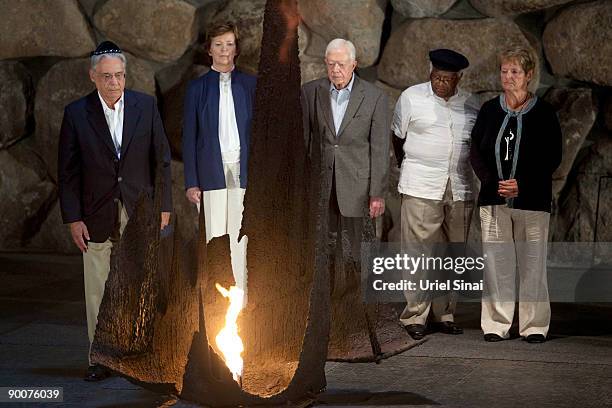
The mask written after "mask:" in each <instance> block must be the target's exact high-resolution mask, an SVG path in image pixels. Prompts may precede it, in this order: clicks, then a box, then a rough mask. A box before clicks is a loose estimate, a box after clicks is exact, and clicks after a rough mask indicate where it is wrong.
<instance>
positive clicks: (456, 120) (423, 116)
mask: <svg viewBox="0 0 612 408" xmlns="http://www.w3.org/2000/svg"><path fill="white" fill-rule="evenodd" d="M429 59H430V61H431V72H430V75H429V79H430V81H429V82H426V83H423V84H419V85H414V86H411V87H410V88H408V89H406V90H405V91H404V92H402V94H401V96H400V98H399V100H398V101H397V105H396V106H395V112H394V115H393V124H392V130H393V133H394V136H395V137H393V142H394V143H393V144H394V148H395V152H396V157H397V162H398V165H400V166H401V170H400V181H399V185H398V190H399V192H400V193H401V195H402V207H401V214H402V215H401V219H402V221H401V229H402V247H403V248H404V249H406V248H408V247H410V248H419V254H418V255H421V253H423V254H424V255H425V256H431V255H433V253H431V252H428V251H431V250H432V246H433V245H434V244H435V243H441V242H449V243H451V242H465V241H466V239H467V235H468V231H469V225H470V221H471V214H472V209H473V204H472V169H471V167H470V164H469V147H470V145H469V143H470V132H471V130H472V127H473V125H474V122H475V120H476V115H477V113H478V105H477V104H475V103H474V101H473V98H471V95H470V94H468V93H466V92H464V91H462V90H460V89H458V88H457V84H458V83H459V81H460V80H461V76H462V72H461V71H462V70H463V69H465V68H467V66H468V65H469V63H468V60H467V58H466V57H464V56H463V55H461V54H459V53H458V52H455V51H452V50H447V49H437V50H433V51H431V52H430V53H429ZM416 274H418V275H413V277H414V276H416V277H417V279H418V278H421V279H427V276H426V275H425V271H424V270H423V271H416ZM417 287H418V284H417ZM406 299H407V305H406V307H405V309H404V311H403V313H402V315H401V316H400V321H401V323H402V324H403V325H404V327H405V328H406V330H407V331H408V333H409V334H410V336H412V338H414V339H417V340H418V339H422V338H423V337H424V336H425V333H426V330H427V327H426V324H427V323H426V322H427V318H428V316H429V313H430V311H431V312H432V320H433V326H434V327H433V328H434V329H437V330H439V331H441V332H443V333H447V334H461V333H462V332H463V330H462V329H461V328H460V327H459V326H457V325H456V324H455V323H454V317H453V315H454V310H455V300H454V296H453V294H452V293H446V294H444V295H442V296H432V293H423V292H420V293H417V294H416V296H415V292H406Z"/></svg>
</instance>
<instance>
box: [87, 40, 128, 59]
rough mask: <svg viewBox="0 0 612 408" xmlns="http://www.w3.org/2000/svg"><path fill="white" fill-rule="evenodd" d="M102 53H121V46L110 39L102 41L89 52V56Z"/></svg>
mask: <svg viewBox="0 0 612 408" xmlns="http://www.w3.org/2000/svg"><path fill="white" fill-rule="evenodd" d="M102 54H121V48H119V46H118V45H117V44H115V43H114V42H112V41H102V42H101V43H100V45H98V48H96V49H95V51H92V52H91V56H92V57H93V56H94V55H102Z"/></svg>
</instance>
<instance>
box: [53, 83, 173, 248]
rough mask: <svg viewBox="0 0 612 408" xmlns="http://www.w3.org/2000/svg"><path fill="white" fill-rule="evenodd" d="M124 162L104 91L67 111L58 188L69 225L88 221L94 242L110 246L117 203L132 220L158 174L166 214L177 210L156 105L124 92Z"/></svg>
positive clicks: (92, 95) (138, 93) (62, 209)
mask: <svg viewBox="0 0 612 408" xmlns="http://www.w3.org/2000/svg"><path fill="white" fill-rule="evenodd" d="M124 103H125V107H124V109H125V110H124V113H123V139H122V143H121V158H119V157H117V153H116V151H115V146H114V144H113V141H112V138H111V134H110V131H109V130H108V125H107V123H106V119H105V118H104V111H103V110H102V104H101V102H100V98H99V96H98V91H93V92H92V93H90V94H89V95H87V96H85V97H83V98H81V99H78V100H76V101H74V102H72V103H70V104H69V105H68V106H66V108H65V110H64V119H63V121H62V127H61V130H60V140H59V149H58V150H59V157H58V187H59V199H60V208H61V211H62V218H63V221H64V223H71V222H75V221H83V222H84V223H85V225H86V226H87V230H88V231H89V235H90V238H91V241H93V242H104V241H106V239H107V238H108V237H109V236H110V234H111V232H112V231H113V228H114V227H115V220H116V219H117V201H118V200H121V201H122V202H123V204H124V205H125V208H126V211H127V213H128V216H131V215H132V213H133V211H134V207H135V205H136V201H137V200H138V197H139V195H140V193H141V192H144V193H146V194H147V195H149V196H150V197H152V196H153V193H154V188H155V177H156V174H157V172H158V171H161V172H162V177H163V196H162V211H171V210H172V186H171V183H172V179H171V174H170V147H169V146H168V140H167V139H166V134H165V132H164V128H163V125H162V121H161V118H160V116H159V111H158V110H157V104H156V103H155V99H154V98H153V97H152V96H150V95H146V94H143V93H140V92H135V91H130V90H128V89H126V90H125V92H124Z"/></svg>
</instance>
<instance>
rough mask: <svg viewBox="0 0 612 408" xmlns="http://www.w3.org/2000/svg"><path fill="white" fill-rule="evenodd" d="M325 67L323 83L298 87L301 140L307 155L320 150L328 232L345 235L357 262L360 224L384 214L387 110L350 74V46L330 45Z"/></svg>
mask: <svg viewBox="0 0 612 408" xmlns="http://www.w3.org/2000/svg"><path fill="white" fill-rule="evenodd" d="M325 63H326V65H327V75H328V78H321V79H317V80H314V81H311V82H308V83H306V84H304V86H303V87H302V110H303V114H304V137H305V139H306V143H307V146H308V147H309V149H311V150H312V149H316V148H320V149H321V153H322V154H321V157H322V160H321V165H322V166H324V167H323V168H322V171H321V174H322V175H323V177H324V179H323V180H322V183H321V186H322V194H325V196H324V197H329V203H330V205H329V209H330V213H329V228H330V231H331V232H332V233H333V232H339V231H342V230H343V229H345V230H347V232H348V235H349V238H350V240H351V241H352V242H351V244H352V245H351V246H352V252H353V253H352V258H353V260H354V261H357V260H359V259H360V256H359V250H360V246H361V235H362V230H363V226H364V218H366V217H368V216H369V217H370V218H372V219H374V218H376V217H379V216H380V215H382V214H383V212H384V211H385V197H384V196H385V192H386V190H387V176H388V170H389V139H390V137H389V135H390V133H389V132H390V130H389V129H390V120H389V118H388V116H389V114H388V109H389V105H388V103H387V98H386V96H385V94H384V93H383V92H382V91H381V90H380V89H378V88H377V87H375V86H374V85H372V84H370V83H368V82H366V81H364V80H362V79H360V78H359V77H358V76H357V75H356V74H355V72H354V70H355V67H356V66H357V61H356V59H355V46H354V45H353V44H352V43H351V42H350V41H347V40H344V39H341V38H338V39H335V40H332V41H331V42H330V43H329V44H328V45H327V49H326V51H325ZM365 221H367V220H365Z"/></svg>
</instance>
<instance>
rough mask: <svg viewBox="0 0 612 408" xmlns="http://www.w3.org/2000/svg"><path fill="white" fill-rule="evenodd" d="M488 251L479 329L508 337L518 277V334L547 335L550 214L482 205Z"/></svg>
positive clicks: (481, 210) (483, 231) (484, 243)
mask: <svg viewBox="0 0 612 408" xmlns="http://www.w3.org/2000/svg"><path fill="white" fill-rule="evenodd" d="M480 219H481V224H482V242H483V249H484V254H485V272H484V293H483V300H482V315H481V322H480V324H481V327H482V330H483V332H484V333H495V334H497V335H498V336H501V337H503V338H508V337H509V331H510V326H512V320H513V317H514V307H515V300H516V272H517V268H518V276H519V334H520V335H521V336H523V337H526V336H529V335H530V334H543V335H544V336H546V334H547V333H548V328H549V325H550V301H549V298H548V282H547V276H546V250H547V248H546V246H547V242H548V223H549V220H550V214H549V213H547V212H544V211H527V210H517V209H513V208H508V207H506V206H505V205H495V206H483V207H480Z"/></svg>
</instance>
